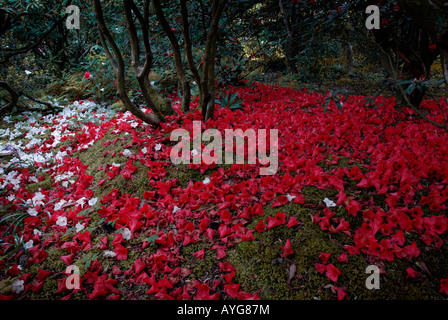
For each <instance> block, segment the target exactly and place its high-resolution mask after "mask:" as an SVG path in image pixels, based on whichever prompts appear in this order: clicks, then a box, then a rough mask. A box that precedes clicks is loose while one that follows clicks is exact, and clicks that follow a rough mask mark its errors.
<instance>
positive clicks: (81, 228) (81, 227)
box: [75, 222, 84, 232]
mask: <svg viewBox="0 0 448 320" xmlns="http://www.w3.org/2000/svg"><path fill="white" fill-rule="evenodd" d="M75 228H76V232H79V231H81V230H83V229H84V226H83V225H82V224H81V223H79V222H78V223H77V224H76V225H75Z"/></svg>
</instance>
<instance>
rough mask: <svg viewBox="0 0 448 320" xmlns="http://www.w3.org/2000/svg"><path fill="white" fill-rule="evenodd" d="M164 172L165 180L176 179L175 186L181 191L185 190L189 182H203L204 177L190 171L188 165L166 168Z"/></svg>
mask: <svg viewBox="0 0 448 320" xmlns="http://www.w3.org/2000/svg"><path fill="white" fill-rule="evenodd" d="M166 172H167V175H166V179H167V180H171V179H174V178H176V179H177V185H178V186H180V187H181V188H182V189H185V188H186V187H187V186H188V183H189V182H190V181H192V182H193V183H194V182H196V181H203V180H204V175H202V174H201V172H200V171H199V170H196V169H191V168H190V167H188V165H184V164H179V165H173V166H170V167H167V168H166Z"/></svg>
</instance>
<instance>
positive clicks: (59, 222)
mask: <svg viewBox="0 0 448 320" xmlns="http://www.w3.org/2000/svg"><path fill="white" fill-rule="evenodd" d="M56 225H58V226H60V227H65V226H66V225H67V217H63V216H59V217H58V220H56Z"/></svg>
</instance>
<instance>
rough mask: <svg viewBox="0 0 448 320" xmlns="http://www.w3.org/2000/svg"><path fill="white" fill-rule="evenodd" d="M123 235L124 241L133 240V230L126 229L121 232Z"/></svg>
mask: <svg viewBox="0 0 448 320" xmlns="http://www.w3.org/2000/svg"><path fill="white" fill-rule="evenodd" d="M121 234H122V235H123V239H124V240H129V239H131V236H132V232H131V230H129V229H128V228H124V229H123V230H122V231H121Z"/></svg>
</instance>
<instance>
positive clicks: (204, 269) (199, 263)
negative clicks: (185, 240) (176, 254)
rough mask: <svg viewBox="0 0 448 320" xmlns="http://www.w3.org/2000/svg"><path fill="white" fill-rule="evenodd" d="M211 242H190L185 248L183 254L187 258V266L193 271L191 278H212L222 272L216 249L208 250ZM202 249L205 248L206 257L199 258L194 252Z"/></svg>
mask: <svg viewBox="0 0 448 320" xmlns="http://www.w3.org/2000/svg"><path fill="white" fill-rule="evenodd" d="M210 246H211V244H210V243H204V242H198V243H193V244H189V245H188V246H186V247H184V248H183V251H182V254H183V257H184V258H185V260H186V261H185V262H184V265H185V268H188V269H190V270H191V271H193V273H192V274H191V275H190V277H191V278H194V279H198V280H205V279H207V278H208V279H212V278H213V277H215V276H218V275H219V274H220V270H219V261H218V260H217V259H216V251H215V250H208V249H209V248H210ZM201 249H205V253H204V258H203V259H198V258H196V257H194V256H193V254H194V253H195V252H197V251H199V250H201Z"/></svg>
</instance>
